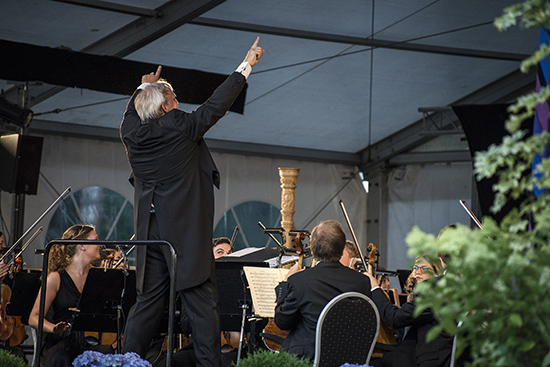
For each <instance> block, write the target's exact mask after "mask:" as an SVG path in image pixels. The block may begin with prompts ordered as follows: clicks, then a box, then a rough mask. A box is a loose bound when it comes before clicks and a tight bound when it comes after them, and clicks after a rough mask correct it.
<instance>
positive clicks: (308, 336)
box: [275, 262, 371, 358]
mask: <svg viewBox="0 0 550 367" xmlns="http://www.w3.org/2000/svg"><path fill="white" fill-rule="evenodd" d="M370 288H371V287H370V280H369V278H368V277H366V276H365V275H363V274H361V273H359V272H357V271H355V270H352V269H350V268H348V267H345V266H343V265H342V264H340V263H338V262H336V263H325V262H320V263H318V264H317V265H316V266H315V267H313V268H310V269H306V270H304V271H301V272H299V273H296V274H294V275H292V276H290V277H289V278H288V281H286V282H281V283H280V284H279V285H278V286H277V288H276V289H275V291H276V293H277V306H276V307H275V324H276V325H277V326H278V327H279V328H280V329H282V330H290V333H289V334H288V336H287V337H286V339H285V341H284V343H283V346H282V349H283V350H285V351H287V352H289V353H292V354H296V355H298V356H304V357H308V358H312V357H313V356H314V355H315V329H316V327H317V320H318V319H319V316H320V315H321V311H323V308H324V307H325V306H326V304H327V303H329V302H330V300H331V299H333V298H334V297H336V296H337V295H339V294H342V293H345V292H359V293H363V294H364V295H366V296H368V297H370V295H371V292H370Z"/></svg>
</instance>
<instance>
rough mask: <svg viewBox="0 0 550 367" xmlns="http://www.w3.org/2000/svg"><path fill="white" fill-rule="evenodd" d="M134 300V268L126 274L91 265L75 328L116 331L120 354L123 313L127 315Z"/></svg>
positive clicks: (75, 319)
mask: <svg viewBox="0 0 550 367" xmlns="http://www.w3.org/2000/svg"><path fill="white" fill-rule="evenodd" d="M134 303H136V273H135V271H134V270H130V271H127V275H125V274H124V271H123V270H122V269H103V268H91V269H90V271H89V272H88V277H87V278H86V283H85V284H84V288H83V289H82V295H81V296H80V301H79V303H78V306H77V309H78V311H77V312H76V314H75V318H74V321H73V324H72V329H73V330H77V331H105V332H114V333H117V341H118V343H117V352H118V353H120V350H119V349H120V336H121V334H122V324H121V323H122V322H123V320H122V315H127V314H128V312H129V311H130V307H132V306H133V304H134Z"/></svg>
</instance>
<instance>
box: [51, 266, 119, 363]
mask: <svg viewBox="0 0 550 367" xmlns="http://www.w3.org/2000/svg"><path fill="white" fill-rule="evenodd" d="M59 276H60V278H61V282H60V285H59V291H58V292H57V295H56V297H55V299H54V301H53V302H52V305H51V307H50V310H49V312H48V315H47V318H48V320H49V321H51V322H52V323H54V324H57V323H58V322H61V321H64V322H67V323H72V322H73V321H74V311H70V310H69V309H70V308H76V307H77V306H78V302H79V301H80V296H81V293H80V292H79V290H78V288H77V287H76V285H75V284H74V282H73V279H72V278H71V276H70V275H69V274H68V273H67V272H66V271H63V272H61V273H59ZM84 336H85V335H84V332H82V331H64V332H63V333H61V334H51V333H47V334H45V337H44V344H43V347H42V353H41V355H40V367H67V366H72V363H73V360H74V359H75V358H76V357H78V356H79V355H80V354H82V352H84V351H85V350H89V349H96V348H92V346H91V345H89V344H88V343H87V342H86V341H85V340H84ZM101 347H106V346H101ZM107 347H109V346H107ZM109 349H110V350H111V352H110V353H112V348H110V347H109ZM101 351H102V352H105V351H104V350H101Z"/></svg>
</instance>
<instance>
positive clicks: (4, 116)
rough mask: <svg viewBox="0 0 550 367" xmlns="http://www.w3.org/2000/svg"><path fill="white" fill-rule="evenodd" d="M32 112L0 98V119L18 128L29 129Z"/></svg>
mask: <svg viewBox="0 0 550 367" xmlns="http://www.w3.org/2000/svg"><path fill="white" fill-rule="evenodd" d="M32 117H33V112H32V111H31V110H27V109H24V108H21V107H19V106H17V105H16V104H15V103H11V102H9V101H8V100H6V99H5V98H3V97H0V119H1V120H4V121H5V122H7V123H11V124H15V125H17V126H20V127H29V125H30V124H31V120H32Z"/></svg>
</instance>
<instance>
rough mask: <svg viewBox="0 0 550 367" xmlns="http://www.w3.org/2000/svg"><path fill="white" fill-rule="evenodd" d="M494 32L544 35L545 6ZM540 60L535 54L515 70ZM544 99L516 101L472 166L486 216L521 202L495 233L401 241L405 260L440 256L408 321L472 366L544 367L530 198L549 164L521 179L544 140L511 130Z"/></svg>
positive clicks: (548, 222) (546, 216)
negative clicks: (446, 342)
mask: <svg viewBox="0 0 550 367" xmlns="http://www.w3.org/2000/svg"><path fill="white" fill-rule="evenodd" d="M495 25H496V26H497V27H498V28H499V29H500V30H503V29H506V28H508V27H510V26H513V25H519V26H522V27H526V28H530V27H540V26H544V27H546V28H550V2H548V1H543V0H528V1H525V2H524V3H522V4H518V5H514V6H511V7H508V8H506V9H504V14H503V16H502V17H501V18H498V19H497V20H496V21H495ZM549 53H550V48H548V47H542V48H541V49H540V50H539V51H537V52H536V53H534V55H533V56H532V57H530V58H529V59H527V60H525V62H524V63H523V65H522V69H523V70H527V69H528V68H530V67H532V66H534V65H535V64H536V63H537V62H538V61H539V60H541V59H542V58H544V57H545V56H547V55H548V54H549ZM549 99H550V89H548V88H543V89H542V90H541V92H540V93H539V94H536V93H531V94H527V95H525V96H523V97H521V98H519V99H518V101H517V102H516V104H515V105H513V106H511V107H510V113H511V116H510V118H509V120H508V121H507V122H506V128H507V130H508V131H509V132H510V134H511V135H510V136H507V137H505V138H504V139H503V141H502V143H501V144H500V145H494V146H491V147H489V149H488V150H487V151H486V152H483V153H480V154H478V155H477V156H476V157H475V168H474V170H475V174H476V177H477V179H484V178H489V177H493V176H496V177H497V178H498V182H497V183H496V184H495V185H494V186H493V190H494V192H495V201H494V203H493V206H492V208H491V210H492V211H493V212H498V211H499V210H501V209H502V207H503V206H504V205H505V204H506V202H507V201H509V200H511V199H520V200H522V201H521V204H520V205H519V206H517V207H516V208H514V209H513V210H512V211H511V212H510V213H508V214H507V215H506V217H505V218H504V219H503V220H502V222H501V223H500V224H497V223H496V222H494V221H493V220H492V219H491V218H484V220H483V229H482V230H480V229H477V228H476V229H473V230H472V229H470V228H467V227H465V226H461V225H458V226H457V228H456V229H448V230H446V231H445V232H444V233H443V234H442V236H441V237H440V239H439V240H436V239H435V237H434V236H433V235H428V234H425V233H422V232H421V231H420V230H419V229H418V228H414V229H413V230H412V231H411V233H410V234H409V235H408V237H407V243H408V244H409V247H410V248H409V255H410V256H412V257H414V256H416V255H420V254H436V253H443V254H449V255H450V257H451V258H450V260H449V261H448V263H447V272H446V274H445V275H444V276H443V277H441V279H439V280H438V281H437V282H434V280H433V279H431V280H430V281H428V282H423V283H421V284H419V285H418V287H417V288H418V289H417V292H418V293H419V296H418V297H417V301H416V302H417V305H418V307H417V308H418V310H417V312H420V311H421V310H422V309H426V308H431V309H433V310H434V312H435V314H436V316H437V317H438V318H439V320H440V326H439V327H438V328H434V330H432V331H431V332H430V333H429V336H428V337H429V338H430V339H433V338H435V337H436V336H437V335H438V334H439V333H440V332H441V331H442V330H445V331H447V332H449V333H450V334H454V335H458V340H459V344H458V349H459V352H460V351H462V350H463V349H464V347H465V346H466V345H467V344H468V345H470V346H471V348H472V350H471V354H472V357H473V362H472V365H473V366H522V367H524V366H525V367H526V366H550V333H549V331H550V261H549V259H550V193H544V194H542V195H541V196H540V197H539V198H538V199H535V198H534V195H532V192H533V185H534V184H536V185H538V186H539V187H540V188H549V189H550V159H544V160H543V161H542V163H541V164H540V165H539V167H538V172H539V173H540V174H541V177H540V178H539V179H535V177H533V175H531V163H532V160H533V157H534V155H535V154H536V153H542V151H543V149H544V146H545V145H549V144H550V134H548V133H543V134H541V135H536V136H531V137H526V136H527V134H526V133H525V132H524V131H521V130H520V126H521V124H522V122H523V121H525V120H526V119H531V118H532V116H533V111H534V108H535V106H536V105H537V104H538V103H541V102H545V101H548V100H549ZM529 223H531V227H532V228H530V226H529ZM458 321H461V322H462V324H461V326H460V327H458V326H457V323H458Z"/></svg>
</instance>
